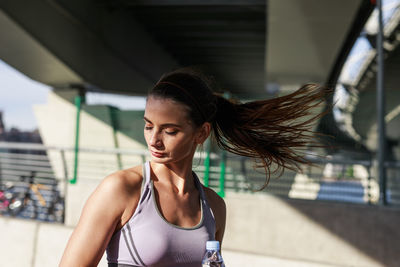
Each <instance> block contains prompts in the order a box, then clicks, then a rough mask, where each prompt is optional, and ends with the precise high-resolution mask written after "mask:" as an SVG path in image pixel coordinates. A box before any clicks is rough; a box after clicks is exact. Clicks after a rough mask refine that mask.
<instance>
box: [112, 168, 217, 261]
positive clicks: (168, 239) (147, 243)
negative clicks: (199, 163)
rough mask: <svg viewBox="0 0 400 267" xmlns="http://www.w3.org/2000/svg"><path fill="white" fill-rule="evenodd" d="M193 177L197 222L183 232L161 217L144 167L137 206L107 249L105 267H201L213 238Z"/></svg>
mask: <svg viewBox="0 0 400 267" xmlns="http://www.w3.org/2000/svg"><path fill="white" fill-rule="evenodd" d="M194 177H195V184H196V187H197V189H198V190H199V193H200V201H201V214H202V215H201V220H200V222H199V223H198V224H197V225H196V226H194V227H192V228H183V227H179V226H176V225H173V224H171V223H169V222H168V221H166V220H165V218H164V217H163V216H162V215H161V213H160V211H159V210H158V207H157V204H156V201H155V196H154V188H153V182H152V180H151V179H150V163H149V162H146V163H145V164H144V168H143V179H144V186H143V189H142V194H141V196H140V200H139V204H138V206H137V208H136V210H135V212H134V214H133V215H132V217H131V218H130V219H129V221H128V222H127V223H126V224H125V225H124V226H123V227H122V228H121V230H119V231H118V232H116V233H115V234H114V235H113V236H112V238H111V240H110V242H109V244H108V246H107V249H106V251H107V261H108V266H109V267H114V266H118V267H123V266H154V267H172V266H173V267H179V266H186V267H190V266H197V267H198V266H201V260H202V257H203V255H204V253H205V246H206V242H207V241H208V240H214V237H215V218H214V215H213V213H212V211H211V208H210V207H209V205H208V203H207V200H206V196H205V194H204V190H203V188H202V186H201V184H200V181H199V179H198V177H197V176H196V175H194Z"/></svg>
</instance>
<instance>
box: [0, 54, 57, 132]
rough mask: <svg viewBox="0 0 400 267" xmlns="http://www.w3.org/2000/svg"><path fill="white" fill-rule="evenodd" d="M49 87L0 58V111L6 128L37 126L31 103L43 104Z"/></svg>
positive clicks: (32, 127) (28, 128) (22, 128)
mask: <svg viewBox="0 0 400 267" xmlns="http://www.w3.org/2000/svg"><path fill="white" fill-rule="evenodd" d="M49 90H51V88H50V87H48V86H46V85H43V84H41V83H38V82H36V81H33V80H32V79H30V78H28V77H26V76H25V75H23V74H21V73H20V72H18V71H16V70H15V69H13V68H12V67H10V66H9V65H7V64H6V63H4V62H3V61H1V60H0V111H2V112H3V122H4V124H5V127H6V129H10V128H11V127H17V128H19V129H20V130H26V131H30V130H33V129H35V128H36V127H37V122H36V119H35V116H34V114H33V105H35V104H45V103H46V102H47V95H48V92H49Z"/></svg>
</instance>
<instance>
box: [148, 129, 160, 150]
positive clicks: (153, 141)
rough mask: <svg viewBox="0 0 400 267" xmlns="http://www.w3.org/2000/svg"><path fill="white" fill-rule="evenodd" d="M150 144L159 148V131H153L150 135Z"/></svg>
mask: <svg viewBox="0 0 400 267" xmlns="http://www.w3.org/2000/svg"><path fill="white" fill-rule="evenodd" d="M150 145H151V146H154V147H156V148H160V147H161V146H162V140H161V135H160V133H159V132H157V131H154V132H153V133H152V135H151V137H150Z"/></svg>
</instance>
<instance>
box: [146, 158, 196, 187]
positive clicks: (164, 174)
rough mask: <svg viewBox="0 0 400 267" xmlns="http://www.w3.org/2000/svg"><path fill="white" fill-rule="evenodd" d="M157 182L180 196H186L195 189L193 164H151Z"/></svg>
mask: <svg viewBox="0 0 400 267" xmlns="http://www.w3.org/2000/svg"><path fill="white" fill-rule="evenodd" d="M151 167H152V170H153V173H154V174H155V179H156V181H157V182H159V183H162V184H164V185H166V186H171V187H172V188H173V190H174V191H175V192H176V193H178V194H185V193H187V192H190V191H191V190H193V189H194V188H195V181H194V177H193V174H192V162H191V161H190V162H189V161H188V162H185V161H183V162H176V163H175V162H173V163H168V164H158V163H151Z"/></svg>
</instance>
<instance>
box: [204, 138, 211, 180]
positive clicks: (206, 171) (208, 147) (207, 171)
mask: <svg viewBox="0 0 400 267" xmlns="http://www.w3.org/2000/svg"><path fill="white" fill-rule="evenodd" d="M210 152H211V143H210V139H207V140H206V158H205V160H204V186H205V187H208V185H209V180H210Z"/></svg>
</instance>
